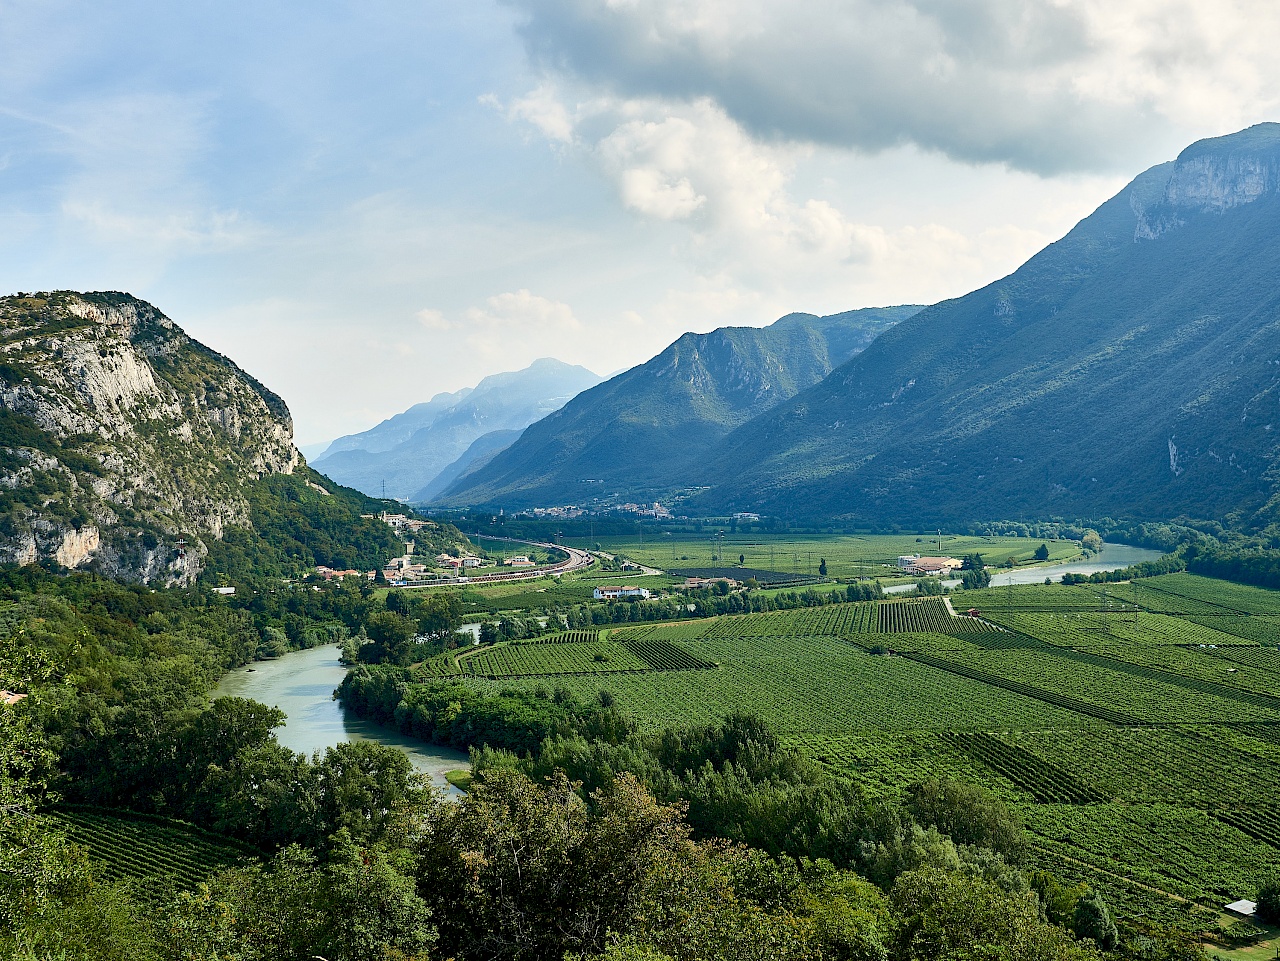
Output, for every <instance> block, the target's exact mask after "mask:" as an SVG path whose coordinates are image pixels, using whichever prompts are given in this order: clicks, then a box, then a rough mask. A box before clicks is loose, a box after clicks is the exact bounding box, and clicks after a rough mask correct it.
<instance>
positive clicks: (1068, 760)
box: [451, 574, 1280, 934]
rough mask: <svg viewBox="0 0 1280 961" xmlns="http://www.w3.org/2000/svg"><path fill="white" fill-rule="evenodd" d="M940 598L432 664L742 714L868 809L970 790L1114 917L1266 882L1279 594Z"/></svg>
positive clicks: (622, 700)
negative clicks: (950, 602)
mask: <svg viewBox="0 0 1280 961" xmlns="http://www.w3.org/2000/svg"><path fill="white" fill-rule="evenodd" d="M954 600H955V605H954V606H955V608H957V609H959V610H960V611H964V610H967V609H969V608H976V609H978V611H979V612H980V616H979V617H968V616H954V615H953V614H952V612H951V610H950V609H949V608H948V607H947V606H946V605H944V603H943V601H942V600H941V599H924V600H906V601H887V602H870V603H859V604H839V605H828V606H825V607H818V608H810V609H803V610H796V611H785V612H774V613H768V614H754V615H741V616H726V617H718V618H708V619H703V620H695V621H688V622H683V623H669V624H657V625H649V624H645V625H636V626H632V627H620V628H614V629H612V630H608V631H601V632H599V633H597V632H596V631H594V630H592V631H577V632H572V633H570V634H567V635H564V636H563V637H562V638H560V639H559V640H560V641H562V643H555V642H554V641H555V639H553V640H552V641H551V642H548V640H547V639H542V640H541V642H537V643H513V644H509V645H504V646H501V647H498V648H495V649H490V650H488V651H485V652H483V653H482V654H479V655H476V656H472V657H468V658H460V659H457V660H456V661H455V662H453V667H452V668H451V671H452V672H457V673H458V674H461V675H463V676H465V677H468V678H470V679H471V681H472V683H475V684H477V685H481V686H501V687H510V686H512V685H518V686H538V685H547V684H549V683H552V684H556V685H564V686H565V687H567V688H568V689H569V690H570V691H572V692H573V693H574V694H576V695H578V696H580V697H584V698H594V697H597V696H598V695H599V693H600V692H601V691H607V692H608V693H609V695H611V696H612V698H613V701H614V703H616V704H618V705H619V706H620V707H622V708H623V709H624V710H626V711H628V712H629V713H631V714H633V715H634V716H635V717H637V718H638V719H639V720H640V721H641V723H642V725H643V726H644V727H646V728H649V729H653V730H657V729H659V728H661V727H664V726H671V725H688V724H694V723H703V722H709V721H712V720H715V719H717V718H720V717H723V716H724V715H726V714H727V713H730V712H733V711H749V712H752V713H755V714H758V715H760V716H761V717H762V718H763V719H764V720H765V721H766V722H768V723H769V724H770V725H771V726H772V727H773V728H774V729H775V730H777V731H778V732H779V733H780V734H781V735H782V736H783V738H784V739H785V740H787V741H788V742H790V743H792V744H795V745H797V746H799V747H802V748H804V749H805V750H806V751H807V752H809V753H810V754H812V755H813V756H815V757H817V758H818V759H820V760H821V762H822V763H823V764H824V765H827V766H828V767H829V768H830V769H832V770H834V771H838V772H842V773H845V774H848V775H849V776H851V777H853V778H855V779H856V780H857V781H858V782H860V784H861V785H862V787H863V790H864V791H865V792H867V793H869V794H873V795H881V796H901V795H902V793H903V792H904V790H905V789H906V788H907V787H908V786H909V785H911V784H912V783H914V782H917V781H919V780H920V779H922V778H925V777H931V776H946V777H950V778H953V779H956V780H962V781H968V782H976V783H979V784H982V785H985V786H986V787H987V788H989V789H990V790H991V791H993V792H995V793H996V794H998V795H999V796H1001V797H1003V798H1004V799H1005V800H1007V801H1008V802H1010V803H1011V804H1012V805H1014V806H1015V807H1016V809H1017V810H1018V811H1019V812H1020V813H1021V815H1022V817H1023V818H1024V820H1025V823H1026V825H1027V828H1028V829H1029V831H1030V832H1031V834H1032V837H1033V850H1034V854H1033V860H1034V862H1035V864H1036V865H1037V866H1039V867H1043V868H1046V869H1050V870H1052V871H1053V872H1054V873H1055V874H1057V875H1058V876H1060V877H1064V878H1068V879H1072V880H1080V881H1085V882H1087V883H1088V884H1089V885H1091V886H1093V887H1095V888H1100V889H1102V890H1103V891H1105V892H1106V894H1107V897H1108V899H1109V900H1110V901H1111V903H1112V904H1113V906H1114V907H1116V909H1117V910H1118V912H1119V913H1120V914H1121V915H1123V916H1126V917H1129V918H1134V919H1145V920H1147V921H1148V922H1151V923H1154V924H1157V925H1161V926H1165V925H1176V926H1178V927H1181V928H1186V929H1192V930H1200V931H1205V930H1214V929H1218V928H1221V927H1225V926H1226V925H1228V924H1229V923H1231V922H1230V919H1229V918H1228V917H1227V916H1226V915H1224V913H1223V911H1222V907H1223V906H1224V905H1225V904H1227V903H1228V902H1230V901H1234V900H1236V899H1237V898H1240V897H1252V895H1253V892H1254V890H1255V888H1256V886H1257V884H1258V883H1259V882H1260V881H1261V880H1262V879H1263V878H1265V877H1267V876H1269V875H1272V874H1277V873H1280V803H1278V802H1277V798H1280V650H1277V645H1278V644H1280V593H1276V592H1271V591H1264V590H1260V589H1256V588H1248V587H1241V586H1237V585H1233V584H1228V583H1226V582H1221V581H1214V580H1210V579H1207V578H1201V577H1195V576H1192V575H1187V574H1174V575H1167V576H1164V577H1157V578H1148V579H1144V580H1142V581H1140V582H1136V583H1121V584H1113V585H1106V586H1105V587H1104V586H1101V585H1082V586H1062V585H1053V586H1045V585H1031V586H1018V587H1011V588H1004V587H1002V588H991V589H987V590H982V591H968V592H964V593H963V594H961V595H956V597H955V599H954ZM1242 927H1247V922H1236V927H1235V929H1234V930H1235V933H1237V934H1239V933H1241V928H1242ZM1245 933H1248V932H1245Z"/></svg>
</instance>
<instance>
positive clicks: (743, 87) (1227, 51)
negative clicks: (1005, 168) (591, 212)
mask: <svg viewBox="0 0 1280 961" xmlns="http://www.w3.org/2000/svg"><path fill="white" fill-rule="evenodd" d="M507 2H508V3H509V4H510V5H511V6H513V7H515V8H517V9H518V10H519V11H521V12H522V13H523V15H524V23H523V26H522V28H521V29H522V33H523V35H524V37H525V40H526V43H527V45H528V48H529V50H530V52H531V54H532V56H533V57H534V58H535V60H536V61H537V62H538V63H540V64H541V65H542V67H543V68H544V70H545V71H546V72H547V73H548V74H550V75H552V76H556V77H558V78H560V79H561V81H562V82H564V81H566V80H567V79H568V78H576V79H578V80H580V81H582V82H584V83H585V84H587V85H589V86H591V87H592V88H593V89H595V90H597V91H598V92H599V91H601V90H602V89H603V90H604V91H609V92H612V93H613V94H614V95H615V96H618V97H620V98H622V99H636V98H660V99H665V100H679V101H683V102H686V103H688V102H693V101H696V100H698V99H702V98H707V99H710V100H712V101H714V102H715V103H716V104H718V105H719V106H720V107H721V108H723V109H724V111H725V112H726V113H727V114H728V115H729V116H730V117H732V118H733V119H734V120H736V121H737V122H738V123H739V124H741V125H742V126H743V127H744V128H745V129H746V130H748V131H750V132H751V133H752V134H753V135H754V136H756V137H757V138H761V139H769V140H772V139H779V138H781V139H784V140H790V141H794V142H803V143H819V144H826V145H831V146H836V147H846V148H854V149H860V150H868V151H881V150H886V149H891V148H894V147H896V146H900V145H903V144H914V145H916V146H919V147H921V148H923V149H925V150H932V151H940V152H942V153H944V154H946V155H947V156H949V157H951V158H953V159H956V160H960V161H963V162H983V163H986V162H995V163H1003V164H1008V165H1009V166H1011V167H1014V168H1018V169H1024V170H1031V171H1036V172H1040V173H1049V174H1051V173H1057V172H1061V171H1067V170H1098V169H1108V170H1114V169H1120V168H1126V167H1127V166H1129V165H1130V164H1132V158H1133V157H1134V156H1135V155H1140V154H1141V153H1142V151H1143V150H1144V149H1145V148H1146V147H1147V146H1148V145H1149V144H1150V142H1151V141H1152V139H1153V138H1154V139H1157V140H1162V141H1166V142H1168V143H1173V142H1174V141H1176V140H1180V139H1181V138H1182V136H1183V133H1184V132H1185V131H1186V130H1188V129H1194V128H1196V127H1199V126H1200V125H1209V126H1212V127H1215V128H1216V132H1219V133H1225V132H1227V131H1228V130H1230V129H1233V128H1236V127H1239V126H1243V125H1245V124H1247V123H1249V122H1254V121H1256V120H1258V119H1263V117H1264V115H1265V114H1266V113H1267V112H1269V111H1273V110H1275V109H1276V107H1277V105H1278V104H1280V99H1278V92H1280V59H1278V58H1276V57H1275V55H1274V50H1275V41H1276V38H1277V36H1278V35H1280V7H1277V5H1276V4H1274V3H1272V2H1270V0H1218V2H1215V3H1213V4H1206V3H1204V2H1203V0H1126V2H1124V3H1115V2H1112V0H807V2H805V3H795V2H794V0H736V2H733V3H729V2H727V0H610V2H607V3H604V4H601V3H599V2H597V0H507ZM1170 138H1172V139H1170Z"/></svg>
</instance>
